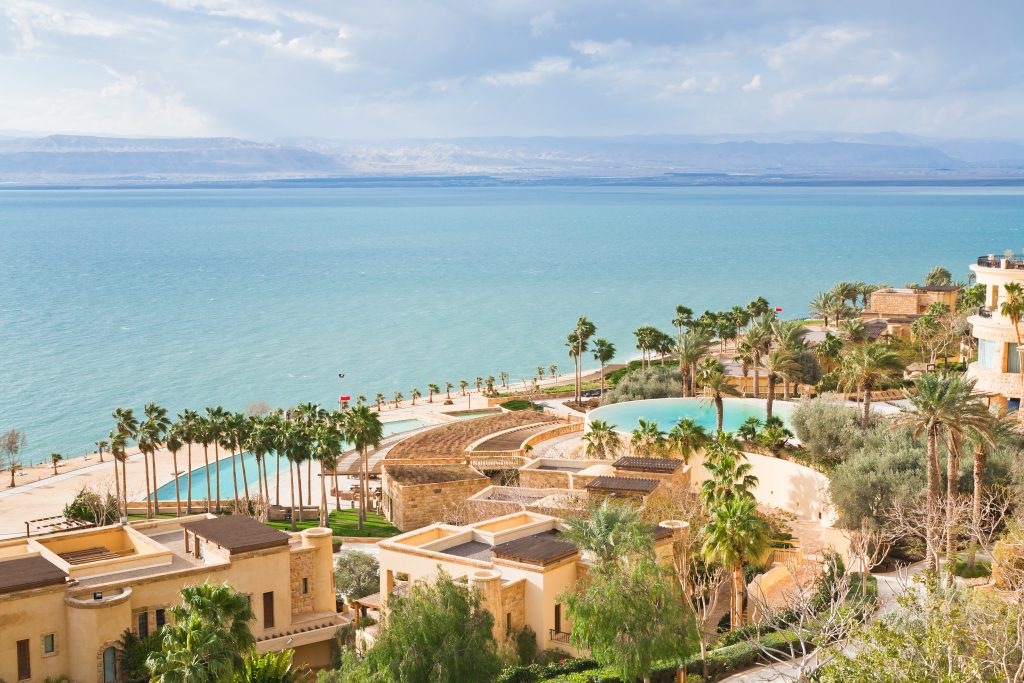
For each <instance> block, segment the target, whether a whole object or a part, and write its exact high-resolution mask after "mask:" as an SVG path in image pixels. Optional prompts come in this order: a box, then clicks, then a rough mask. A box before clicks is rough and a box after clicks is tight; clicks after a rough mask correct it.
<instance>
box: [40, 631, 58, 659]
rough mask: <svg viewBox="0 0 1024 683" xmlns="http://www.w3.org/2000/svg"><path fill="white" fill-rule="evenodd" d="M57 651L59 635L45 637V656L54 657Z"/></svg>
mask: <svg viewBox="0 0 1024 683" xmlns="http://www.w3.org/2000/svg"><path fill="white" fill-rule="evenodd" d="M56 651H57V634H55V633H47V634H46V635H45V636H43V654H44V655H52V654H53V653H54V652H56Z"/></svg>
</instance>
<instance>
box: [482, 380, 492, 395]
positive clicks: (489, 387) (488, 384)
mask: <svg viewBox="0 0 1024 683" xmlns="http://www.w3.org/2000/svg"><path fill="white" fill-rule="evenodd" d="M484 386H485V387H486V388H487V395H488V396H493V395H494V375H487V379H486V380H485V381H484Z"/></svg>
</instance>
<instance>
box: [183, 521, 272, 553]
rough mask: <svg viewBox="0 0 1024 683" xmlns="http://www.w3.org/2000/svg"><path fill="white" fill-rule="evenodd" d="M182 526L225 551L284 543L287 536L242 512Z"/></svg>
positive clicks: (242, 551)
mask: <svg viewBox="0 0 1024 683" xmlns="http://www.w3.org/2000/svg"><path fill="white" fill-rule="evenodd" d="M181 526H182V528H184V529H187V530H188V531H191V532H192V533H194V534H195V535H196V536H200V537H202V538H205V539H206V540H208V541H212V542H214V543H216V544H217V545H219V546H220V547H222V548H224V549H225V550H227V551H228V553H229V554H231V555H234V554H236V553H244V552H249V551H250V550H262V549H264V548H274V547H277V546H286V545H288V540H289V538H290V536H289V535H288V534H286V533H285V532H283V531H279V530H277V529H274V528H273V527H269V526H267V525H266V524H261V523H260V522H257V521H256V520H255V519H252V518H251V517H246V516H245V515H229V516H227V517H214V518H213V519H201V520H199V521H198V522H186V523H185V524H182V525H181Z"/></svg>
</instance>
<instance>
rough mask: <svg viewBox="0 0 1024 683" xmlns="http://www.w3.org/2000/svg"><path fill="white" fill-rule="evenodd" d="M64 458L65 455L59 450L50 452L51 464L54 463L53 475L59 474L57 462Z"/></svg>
mask: <svg viewBox="0 0 1024 683" xmlns="http://www.w3.org/2000/svg"><path fill="white" fill-rule="evenodd" d="M63 459H64V456H63V455H61V454H60V453H58V452H57V451H53V452H52V453H50V464H51V465H53V476H57V463H59V462H60V461H61V460H63Z"/></svg>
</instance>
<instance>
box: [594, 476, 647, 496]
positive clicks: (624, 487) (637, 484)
mask: <svg viewBox="0 0 1024 683" xmlns="http://www.w3.org/2000/svg"><path fill="white" fill-rule="evenodd" d="M584 488H586V489H587V490H588V491H625V492H629V493H650V492H651V491H653V490H654V489H656V488H658V480H657V479H640V478H639V477H597V478H596V479H594V480H593V481H591V482H590V483H588V484H587V485H586V486H585V487H584Z"/></svg>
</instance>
